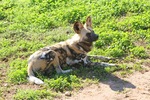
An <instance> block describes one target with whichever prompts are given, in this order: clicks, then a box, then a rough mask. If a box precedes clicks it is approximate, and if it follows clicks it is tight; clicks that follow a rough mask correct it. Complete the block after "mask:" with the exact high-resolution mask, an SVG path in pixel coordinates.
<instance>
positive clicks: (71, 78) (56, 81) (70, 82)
mask: <svg viewBox="0 0 150 100" xmlns="http://www.w3.org/2000/svg"><path fill="white" fill-rule="evenodd" d="M45 83H46V84H47V86H48V87H50V88H52V89H54V90H55V91H61V92H63V91H65V90H72V89H74V88H79V87H81V82H80V79H79V78H78V77H77V76H75V75H63V76H58V75H56V77H55V78H52V79H49V80H47V79H46V80H45Z"/></svg>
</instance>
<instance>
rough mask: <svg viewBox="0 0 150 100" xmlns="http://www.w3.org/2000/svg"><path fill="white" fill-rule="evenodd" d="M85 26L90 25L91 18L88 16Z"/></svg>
mask: <svg viewBox="0 0 150 100" xmlns="http://www.w3.org/2000/svg"><path fill="white" fill-rule="evenodd" d="M85 25H86V27H92V18H91V16H88V17H87V19H86V23H85Z"/></svg>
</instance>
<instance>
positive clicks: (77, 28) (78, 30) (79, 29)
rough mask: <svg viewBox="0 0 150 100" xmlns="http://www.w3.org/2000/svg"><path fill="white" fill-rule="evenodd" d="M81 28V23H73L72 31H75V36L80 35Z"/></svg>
mask: <svg viewBox="0 0 150 100" xmlns="http://www.w3.org/2000/svg"><path fill="white" fill-rule="evenodd" d="M82 28H83V25H82V23H81V22H75V23H74V26H73V29H74V31H75V32H76V33H77V34H80V32H81V30H82Z"/></svg>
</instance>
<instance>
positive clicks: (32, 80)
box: [27, 76, 44, 85]
mask: <svg viewBox="0 0 150 100" xmlns="http://www.w3.org/2000/svg"><path fill="white" fill-rule="evenodd" d="M27 79H28V81H29V82H30V83H35V84H38V85H40V84H44V82H43V81H42V80H40V79H38V78H37V77H34V76H29V77H28V78H27Z"/></svg>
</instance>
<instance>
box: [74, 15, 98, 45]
mask: <svg viewBox="0 0 150 100" xmlns="http://www.w3.org/2000/svg"><path fill="white" fill-rule="evenodd" d="M73 29H74V31H75V32H76V33H77V34H78V35H79V37H80V40H81V41H86V42H90V43H92V42H93V41H96V40H97V39H98V35H97V34H95V32H94V31H93V29H92V19H91V17H90V16H89V17H87V19H86V22H85V24H84V25H83V24H82V23H81V22H75V23H74V26H73Z"/></svg>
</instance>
